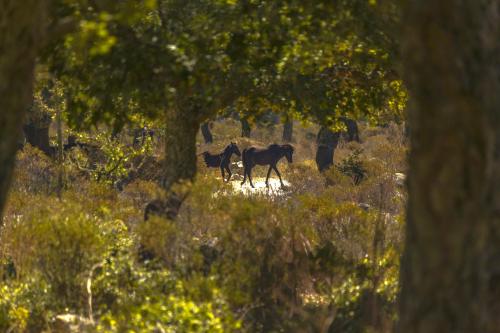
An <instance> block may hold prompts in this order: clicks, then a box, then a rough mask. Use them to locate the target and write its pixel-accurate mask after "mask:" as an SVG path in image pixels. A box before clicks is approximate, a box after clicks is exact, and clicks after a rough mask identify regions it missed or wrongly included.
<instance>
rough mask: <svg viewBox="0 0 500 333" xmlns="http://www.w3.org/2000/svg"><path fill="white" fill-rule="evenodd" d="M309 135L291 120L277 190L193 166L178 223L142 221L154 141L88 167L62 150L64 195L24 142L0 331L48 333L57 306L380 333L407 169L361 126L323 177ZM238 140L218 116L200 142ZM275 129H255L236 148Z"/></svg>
mask: <svg viewBox="0 0 500 333" xmlns="http://www.w3.org/2000/svg"><path fill="white" fill-rule="evenodd" d="M314 131H315V129H314V128H308V127H297V128H296V132H295V137H296V142H295V143H294V145H295V147H296V155H295V160H296V161H295V163H294V164H291V165H286V164H285V163H282V164H280V166H279V167H280V169H282V170H283V172H282V174H283V175H284V178H285V179H287V180H288V181H289V182H290V183H291V186H290V187H289V188H288V189H287V191H286V192H285V195H283V196H273V195H272V194H266V193H259V194H255V195H250V196H248V195H244V194H242V193H240V192H239V191H237V190H235V189H234V188H233V187H231V186H229V185H227V184H223V183H222V182H221V180H220V175H219V173H218V171H217V170H207V169H206V168H204V166H203V165H202V164H201V163H200V165H199V175H198V177H197V180H196V182H195V183H194V184H192V185H191V190H190V193H191V195H190V196H189V198H188V199H187V201H186V202H185V203H184V205H183V207H182V209H181V212H180V214H179V217H178V218H177V220H175V221H167V220H162V219H160V218H156V217H154V218H152V219H150V220H149V221H147V222H143V209H144V206H145V205H146V203H147V202H148V201H151V200H152V199H154V198H157V197H159V196H161V195H162V193H161V191H160V189H159V188H158V186H157V185H156V183H155V176H154V170H156V169H155V168H157V165H158V164H159V163H160V162H159V158H158V156H160V152H161V149H162V148H161V144H155V145H152V146H150V147H149V148H147V149H144V148H140V151H137V150H133V151H132V150H131V149H132V148H127V147H128V146H127V145H126V144H123V145H112V146H110V145H109V144H108V146H106V147H112V148H113V147H114V148H113V149H111V148H110V149H108V150H105V149H103V151H104V152H103V157H101V159H100V160H99V159H98V161H97V162H92V163H94V167H93V168H90V166H92V164H91V163H89V162H88V161H85V160H82V159H84V158H88V157H82V156H83V155H82V154H83V152H79V151H76V152H72V153H71V154H73V156H72V157H67V158H66V161H65V163H64V179H63V181H64V188H63V190H62V193H61V198H60V199H59V198H58V197H57V184H58V183H57V178H58V171H59V169H58V168H59V167H58V166H57V165H56V164H54V162H52V161H51V160H50V159H49V158H47V157H46V156H44V155H43V154H42V153H40V152H38V151H37V150H36V149H34V148H29V147H26V148H25V149H24V150H23V151H22V152H20V153H19V156H18V167H17V172H16V180H15V182H14V185H13V189H12V191H11V195H10V199H9V204H8V207H7V211H6V215H5V218H4V227H3V229H2V230H1V234H0V267H1V268H0V331H1V332H41V331H44V332H54V331H57V327H58V326H57V325H58V318H59V317H60V315H62V314H73V315H75V317H74V318H77V319H76V320H77V321H79V326H78V325H76V324H75V327H76V326H78V327H76V328H75V329H76V330H77V331H78V330H79V331H82V332H240V331H242V332H386V331H389V330H390V329H391V327H392V325H393V324H394V322H395V320H396V316H395V313H396V303H397V299H396V295H397V288H398V280H397V277H398V270H399V256H400V253H401V246H402V241H403V240H402V236H403V235H402V230H403V223H404V216H403V207H404V202H405V196H406V193H405V190H404V188H403V186H401V184H400V183H399V180H398V178H397V177H395V174H396V173H399V172H404V171H405V154H406V150H405V147H404V145H403V142H402V135H401V129H400V128H399V127H398V126H396V125H391V126H389V127H388V128H370V127H363V128H362V132H361V134H362V143H361V144H358V143H347V144H342V145H341V146H340V147H339V149H338V150H337V151H336V155H335V161H336V163H337V167H335V168H332V169H330V170H329V171H328V172H326V173H325V174H324V175H321V174H319V173H318V172H317V171H316V167H315V165H314V135H313V134H312V133H314ZM233 132H234V133H233ZM236 133H237V126H236V124H234V123H231V122H227V121H226V122H224V123H223V124H221V123H216V125H215V128H214V134H215V139H216V142H215V143H214V144H213V145H212V146H210V147H207V146H205V145H201V144H200V147H199V149H200V150H202V149H205V148H209V149H210V150H213V151H216V150H218V149H219V148H221V147H223V146H224V145H225V144H227V143H228V142H229V141H230V139H233V140H234V137H235V136H236ZM280 134H281V133H280V131H279V130H278V129H276V130H275V131H274V132H273V130H272V129H269V128H263V129H257V130H256V131H255V132H254V133H253V137H252V139H245V140H243V139H238V144H239V145H240V146H241V147H244V146H246V145H250V144H256V143H257V144H259V143H260V144H267V143H269V142H271V141H279V140H278V139H277V138H279V135H280ZM233 135H234V136H233ZM152 147H156V150H155V149H153V148H152ZM127 149H128V150H127ZM134 154H135V155H134ZM130 156H132V157H130ZM137 159H139V161H138V162H137ZM78 161H80V162H78ZM149 162H151V163H152V165H150V166H149V169H148V163H149ZM99 163H101V164H99ZM82 164H85V165H87V167H85V168H83V167H82ZM116 165H117V166H116ZM106 168H108V169H106ZM130 169H134V172H136V173H138V176H137V177H128V176H130V175H129V173H130ZM96 170H101V171H99V172H100V173H99V172H98V171H96ZM148 170H153V171H151V174H152V175H151V174H150V173H148V172H147V171H148ZM234 170H235V171H236V172H238V169H237V168H235V169H234ZM109 171H110V172H109ZM256 171H257V174H256V175H257V176H258V175H259V174H260V175H264V174H265V171H266V170H264V169H262V170H260V169H257V170H256ZM360 174H361V175H362V177H360V178H359V179H358V176H359V175H360ZM97 175H100V176H99V177H98V176H97ZM141 175H142V176H143V177H141ZM127 177H128V178H129V179H128V181H127V182H122V183H121V184H122V185H123V187H122V188H117V186H116V184H117V182H120V181H122V180H123V179H127ZM141 178H142V179H141ZM237 178H238V177H237V176H236V179H237ZM121 189H122V190H121ZM141 251H142V252H144V251H147V252H148V253H149V254H154V259H153V260H146V261H144V260H140V256H139V255H138V253H141Z"/></svg>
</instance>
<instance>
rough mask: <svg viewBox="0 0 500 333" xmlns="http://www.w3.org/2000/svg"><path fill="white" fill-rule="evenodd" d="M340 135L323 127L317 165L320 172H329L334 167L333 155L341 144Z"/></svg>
mask: <svg viewBox="0 0 500 333" xmlns="http://www.w3.org/2000/svg"><path fill="white" fill-rule="evenodd" d="M339 139H340V133H339V132H333V131H332V130H330V129H328V128H327V127H321V128H320V130H319V132H318V137H317V144H318V148H317V151H316V165H317V167H318V170H319V171H320V172H323V171H325V170H328V169H329V168H330V167H331V166H332V165H333V155H334V153H335V149H336V148H337V146H338V144H339Z"/></svg>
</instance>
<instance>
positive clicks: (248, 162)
mask: <svg viewBox="0 0 500 333" xmlns="http://www.w3.org/2000/svg"><path fill="white" fill-rule="evenodd" d="M293 151H294V149H293V146H292V145H289V144H285V145H278V144H272V145H270V146H268V147H267V148H255V147H250V148H247V149H244V150H243V167H244V177H243V181H242V182H241V185H243V184H245V182H246V180H247V176H248V180H249V181H250V186H252V187H254V186H253V183H252V169H253V167H254V166H256V165H269V170H268V171H267V177H266V186H267V187H269V177H270V176H271V171H272V170H274V171H275V172H276V174H277V175H278V177H279V179H280V183H281V186H282V187H284V184H283V180H282V179H281V175H280V172H279V171H278V168H277V167H276V164H278V162H279V160H281V159H282V158H283V157H286V159H287V161H288V163H292V156H293Z"/></svg>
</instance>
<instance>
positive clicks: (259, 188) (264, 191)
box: [230, 177, 291, 197]
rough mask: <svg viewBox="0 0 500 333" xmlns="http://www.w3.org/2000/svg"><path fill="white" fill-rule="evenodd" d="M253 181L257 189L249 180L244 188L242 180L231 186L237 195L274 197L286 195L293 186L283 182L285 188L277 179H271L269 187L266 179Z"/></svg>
mask: <svg viewBox="0 0 500 333" xmlns="http://www.w3.org/2000/svg"><path fill="white" fill-rule="evenodd" d="M252 181H253V185H254V186H255V188H252V187H251V186H250V183H249V181H248V180H247V182H246V183H245V184H244V185H243V186H242V185H241V180H233V181H231V182H230V184H231V186H232V187H233V191H234V192H236V193H242V194H244V195H254V194H261V195H269V196H274V197H279V196H284V195H286V194H287V193H288V190H289V188H290V185H291V184H290V182H288V181H287V180H283V184H284V185H285V187H281V184H280V180H279V179H277V178H270V179H269V187H267V186H266V178H264V177H252Z"/></svg>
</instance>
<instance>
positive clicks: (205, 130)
mask: <svg viewBox="0 0 500 333" xmlns="http://www.w3.org/2000/svg"><path fill="white" fill-rule="evenodd" d="M201 134H202V135H203V139H204V140H205V143H212V142H214V137H213V135H212V132H211V131H210V122H208V121H207V122H204V123H203V124H202V125H201Z"/></svg>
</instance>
